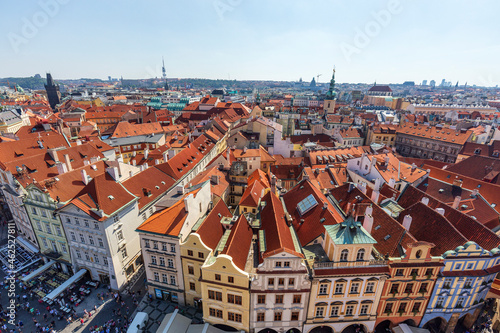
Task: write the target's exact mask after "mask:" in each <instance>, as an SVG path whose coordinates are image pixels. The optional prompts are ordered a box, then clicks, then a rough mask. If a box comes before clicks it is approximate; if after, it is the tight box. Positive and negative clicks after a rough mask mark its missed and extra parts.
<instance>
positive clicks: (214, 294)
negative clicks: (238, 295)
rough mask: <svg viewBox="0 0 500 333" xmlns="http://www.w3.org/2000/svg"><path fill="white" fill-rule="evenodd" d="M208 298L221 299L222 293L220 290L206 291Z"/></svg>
mask: <svg viewBox="0 0 500 333" xmlns="http://www.w3.org/2000/svg"><path fill="white" fill-rule="evenodd" d="M208 298H210V299H214V300H216V301H222V293H221V292H220V291H213V290H209V291H208Z"/></svg>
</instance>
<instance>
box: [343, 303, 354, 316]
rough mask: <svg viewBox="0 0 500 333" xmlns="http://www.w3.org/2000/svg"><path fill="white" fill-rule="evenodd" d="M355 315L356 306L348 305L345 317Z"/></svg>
mask: <svg viewBox="0 0 500 333" xmlns="http://www.w3.org/2000/svg"><path fill="white" fill-rule="evenodd" d="M353 314H354V305H348V306H346V308H345V315H346V316H352V315H353Z"/></svg>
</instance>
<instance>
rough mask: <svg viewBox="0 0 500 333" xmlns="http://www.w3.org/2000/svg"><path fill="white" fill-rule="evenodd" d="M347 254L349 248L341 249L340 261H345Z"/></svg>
mask: <svg viewBox="0 0 500 333" xmlns="http://www.w3.org/2000/svg"><path fill="white" fill-rule="evenodd" d="M348 256H349V250H342V252H340V261H347V257H348Z"/></svg>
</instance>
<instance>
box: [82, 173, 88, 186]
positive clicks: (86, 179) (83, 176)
mask: <svg viewBox="0 0 500 333" xmlns="http://www.w3.org/2000/svg"><path fill="white" fill-rule="evenodd" d="M82 182H83V183H84V184H85V185H87V184H88V183H89V178H88V176H87V171H85V169H82Z"/></svg>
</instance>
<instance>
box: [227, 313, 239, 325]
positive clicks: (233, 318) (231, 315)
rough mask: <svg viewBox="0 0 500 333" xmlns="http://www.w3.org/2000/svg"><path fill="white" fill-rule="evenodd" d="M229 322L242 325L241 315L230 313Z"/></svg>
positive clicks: (228, 314) (228, 315)
mask: <svg viewBox="0 0 500 333" xmlns="http://www.w3.org/2000/svg"><path fill="white" fill-rule="evenodd" d="M227 320H229V321H235V322H238V323H241V315H240V314H239V313H234V312H228V313H227Z"/></svg>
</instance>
